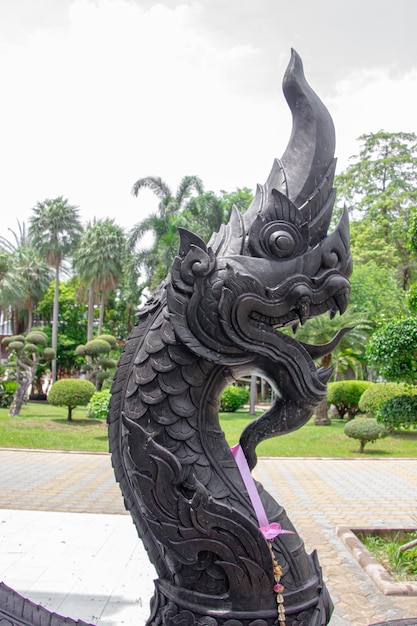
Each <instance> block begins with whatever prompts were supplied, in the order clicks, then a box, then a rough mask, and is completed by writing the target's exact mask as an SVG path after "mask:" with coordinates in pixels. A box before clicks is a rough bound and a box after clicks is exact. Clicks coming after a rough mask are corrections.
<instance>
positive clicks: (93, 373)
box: [75, 335, 117, 391]
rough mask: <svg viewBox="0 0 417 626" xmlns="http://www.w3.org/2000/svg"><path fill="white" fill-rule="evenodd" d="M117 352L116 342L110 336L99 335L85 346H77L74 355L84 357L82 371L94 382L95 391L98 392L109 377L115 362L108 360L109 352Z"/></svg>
mask: <svg viewBox="0 0 417 626" xmlns="http://www.w3.org/2000/svg"><path fill="white" fill-rule="evenodd" d="M112 350H117V341H116V339H115V337H113V336H112V335H99V336H98V337H97V338H96V339H92V340H91V341H87V343H86V344H85V345H80V346H77V348H76V350H75V354H76V355H77V356H80V357H85V358H86V362H85V364H84V366H83V371H84V372H87V375H88V377H89V378H91V380H92V381H93V382H94V384H95V386H96V389H97V390H98V391H100V389H101V387H102V385H103V382H104V381H105V380H108V379H109V378H110V376H111V373H112V372H111V370H113V369H114V368H115V367H116V365H117V362H116V361H115V360H114V359H111V358H110V352H111V351H112Z"/></svg>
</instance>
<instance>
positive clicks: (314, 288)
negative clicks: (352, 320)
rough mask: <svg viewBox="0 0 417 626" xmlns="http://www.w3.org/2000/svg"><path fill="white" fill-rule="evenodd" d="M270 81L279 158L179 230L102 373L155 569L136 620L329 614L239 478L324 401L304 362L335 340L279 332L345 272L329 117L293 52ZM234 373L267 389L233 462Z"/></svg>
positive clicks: (318, 380) (294, 548)
mask: <svg viewBox="0 0 417 626" xmlns="http://www.w3.org/2000/svg"><path fill="white" fill-rule="evenodd" d="M283 89H284V94H285V97H286V99H287V101H288V104H289V106H290V108H291V111H292V114H293V130H292V135H291V138H290V141H289V145H288V147H287V149H286V151H285V154H284V155H283V157H282V159H281V161H278V160H277V161H275V163H274V165H273V167H272V171H271V173H270V175H269V177H268V180H267V182H266V184H265V185H264V186H259V187H258V189H257V192H256V195H255V198H254V200H253V202H252V204H251V206H250V207H249V209H248V211H247V212H246V213H245V214H244V215H241V214H240V213H239V211H237V210H236V209H234V210H233V213H232V216H231V219H230V221H229V223H228V224H227V225H225V226H222V227H221V229H220V230H219V232H218V233H215V234H214V235H213V236H212V238H211V240H210V242H209V243H208V244H207V245H206V244H205V243H204V241H202V240H201V239H200V238H199V237H198V236H197V235H195V234H193V233H191V232H188V231H186V230H181V232H180V249H179V253H178V256H177V257H176V259H175V260H174V262H173V265H172V269H171V272H170V274H169V275H168V276H167V278H166V280H165V281H164V282H163V283H162V284H161V285H160V287H159V288H158V290H157V291H156V293H155V294H154V295H153V297H152V298H151V299H150V300H149V301H148V302H147V303H146V305H145V306H144V307H143V308H142V309H141V310H140V311H139V313H138V322H137V325H136V326H135V328H134V330H133V332H132V334H131V336H130V338H129V340H128V341H127V343H126V346H125V348H124V351H123V354H122V356H121V359H120V362H119V365H118V369H117V374H116V378H115V382H114V384H113V388H112V400H111V404H110V411H109V417H108V423H109V437H110V448H111V453H112V462H113V466H114V469H115V474H116V479H117V481H118V482H119V483H120V487H121V490H122V493H123V496H124V500H125V505H126V508H127V509H128V510H129V511H130V513H131V515H132V517H133V520H134V522H135V525H136V527H137V531H138V534H139V535H140V537H141V538H142V540H143V543H144V545H145V547H146V549H147V551H148V554H149V558H150V559H151V561H152V562H153V564H154V565H155V568H156V570H157V574H158V579H157V580H156V582H155V587H156V588H155V593H154V597H153V599H152V602H151V615H150V617H149V620H148V622H147V624H148V626H171V625H172V626H173V625H178V626H180V625H181V626H194V625H195V626H203V625H206V626H221V625H222V626H272V625H274V624H287V626H291V625H295V624H303V625H309V626H313V625H322V624H327V623H328V621H329V619H330V614H331V610H332V603H331V600H330V598H329V596H328V593H327V591H326V588H325V586H324V584H323V581H322V576H321V570H320V567H319V565H318V562H317V558H316V555H315V553H313V554H312V555H308V554H307V553H306V551H305V549H304V545H303V542H302V540H301V539H300V537H299V536H298V535H297V533H296V532H295V530H294V528H293V526H292V524H291V522H290V521H289V519H288V517H287V516H286V513H285V511H284V510H283V508H282V507H281V506H280V505H279V504H277V503H276V502H275V501H274V499H273V498H272V497H271V496H270V495H269V494H268V493H267V492H266V491H265V490H264V489H263V488H262V486H261V485H259V484H258V485H257V490H256V489H255V491H256V496H257V497H258V498H259V496H260V507H261V509H262V510H263V513H264V515H265V516H267V518H268V523H269V524H270V529H271V528H272V529H275V532H273V531H272V532H271V533H270V534H269V535H268V529H267V532H265V528H263V529H262V528H260V525H259V521H258V518H259V515H258V512H257V510H256V509H257V506H259V505H256V503H255V504H254V503H253V497H252V499H251V496H250V491H251V486H250V484H249V483H250V480H251V479H250V478H248V476H247V473H248V471H249V468H250V469H252V468H253V467H254V466H255V465H256V460H257V458H256V452H255V448H256V446H257V444H258V443H259V442H261V441H263V440H264V439H266V438H269V437H273V436H276V435H283V434H285V433H288V432H291V431H293V430H295V429H298V428H300V426H302V425H303V424H305V422H306V421H307V420H308V419H309V418H310V416H311V415H312V413H313V410H314V408H315V406H316V405H317V404H318V403H319V402H320V401H321V400H322V399H323V398H324V397H325V394H326V383H327V381H328V379H329V377H330V375H331V370H328V369H322V368H321V369H317V368H316V366H315V365H314V360H315V359H317V358H319V357H322V356H324V355H327V354H329V353H330V352H331V351H332V350H333V349H334V347H335V346H336V345H337V343H338V341H339V340H340V337H341V334H340V333H339V334H338V335H337V336H336V337H335V338H334V339H333V340H332V341H331V342H329V343H328V344H325V345H315V346H312V345H307V344H305V343H301V342H299V341H297V340H296V338H294V337H292V336H290V335H288V334H284V333H280V332H279V328H282V327H284V326H288V325H292V326H294V325H296V324H298V323H301V324H303V323H304V322H305V321H306V320H307V319H308V318H310V317H313V316H315V315H319V314H322V313H325V312H326V311H329V312H330V315H331V316H333V315H335V314H336V312H337V311H339V312H340V313H343V312H344V310H345V308H346V305H347V299H348V293H349V282H348V276H349V275H350V272H351V256H350V252H349V227H348V218H347V214H346V213H345V214H344V215H343V216H342V218H341V220H340V222H339V224H338V226H337V228H336V229H335V231H334V232H332V233H331V234H329V235H328V234H327V231H328V228H329V224H330V219H331V216H332V210H333V204H334V198H335V190H334V188H333V177H334V170H335V159H334V128H333V123H332V120H331V117H330V115H329V113H328V111H327V109H326V108H325V106H324V105H323V104H322V102H321V101H320V99H319V98H318V97H317V95H316V94H315V93H314V91H313V90H312V89H311V88H310V86H309V85H308V84H307V83H306V81H305V78H304V74H303V68H302V63H301V59H300V58H299V56H298V55H297V54H296V53H295V52H292V57H291V61H290V64H289V67H288V69H287V72H286V74H285V77H284V86H283ZM248 373H251V374H253V373H256V374H258V375H261V376H262V377H264V378H265V379H267V380H268V381H269V383H270V384H271V385H272V387H273V388H274V390H275V392H276V398H277V399H276V400H275V403H274V405H273V406H272V407H271V408H270V410H268V411H267V412H266V413H265V414H264V415H262V416H261V417H259V418H258V419H256V420H254V421H253V422H252V423H250V424H249V426H248V427H247V428H246V429H245V430H244V431H243V433H242V436H241V439H240V450H241V451H243V453H244V454H243V455H242V456H243V460H242V457H241V460H240V462H239V463H237V462H236V460H235V455H234V454H232V452H231V450H230V448H229V445H228V444H227V442H226V440H225V437H224V434H223V432H222V430H221V428H220V426H219V419H218V408H219V398H220V395H221V393H222V390H223V389H224V387H225V386H226V385H227V384H229V383H230V382H232V381H234V380H236V379H237V378H238V377H240V376H242V375H244V374H248ZM235 452H236V451H235ZM246 461H247V464H248V466H249V468H247V472H246V479H245V477H244V475H243V474H244V468H242V465H244V464H245V462H246ZM249 476H250V475H249ZM248 481H249V482H248ZM252 491H253V490H252ZM258 493H259V495H258ZM281 529H284V530H285V531H291V532H286V533H285V534H284V532H279V531H280V530H281ZM274 535H275V537H274V539H273V540H272V537H273V536H274Z"/></svg>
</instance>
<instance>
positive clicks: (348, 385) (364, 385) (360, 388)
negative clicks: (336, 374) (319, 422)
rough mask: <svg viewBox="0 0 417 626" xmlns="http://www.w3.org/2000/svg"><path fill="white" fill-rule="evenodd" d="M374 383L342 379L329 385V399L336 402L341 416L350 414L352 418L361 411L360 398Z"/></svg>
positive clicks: (331, 402)
mask: <svg viewBox="0 0 417 626" xmlns="http://www.w3.org/2000/svg"><path fill="white" fill-rule="evenodd" d="M370 385H372V383H371V382H369V381H368V380H341V381H339V382H334V383H329V384H328V385H327V401H328V403H329V404H334V406H335V407H336V409H337V411H338V413H339V417H340V418H343V416H344V415H345V413H347V414H348V420H351V419H353V418H354V417H355V415H357V414H358V413H359V400H360V399H361V396H362V394H363V392H364V391H366V389H368V387H369V386H370Z"/></svg>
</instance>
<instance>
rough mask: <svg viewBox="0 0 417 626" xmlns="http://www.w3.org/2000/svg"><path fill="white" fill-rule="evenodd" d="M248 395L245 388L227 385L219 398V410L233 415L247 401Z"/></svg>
mask: <svg viewBox="0 0 417 626" xmlns="http://www.w3.org/2000/svg"><path fill="white" fill-rule="evenodd" d="M249 397H250V393H249V391H248V390H247V389H246V388H245V387H237V386H236V385H228V386H227V387H226V388H225V389H224V391H223V393H222V396H221V398H220V410H221V411H224V412H227V413H233V412H234V411H237V409H239V408H240V407H241V406H242V404H245V402H247V401H248V400H249Z"/></svg>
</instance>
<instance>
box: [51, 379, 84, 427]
mask: <svg viewBox="0 0 417 626" xmlns="http://www.w3.org/2000/svg"><path fill="white" fill-rule="evenodd" d="M95 390H96V388H95V387H94V385H93V383H91V382H90V381H89V380H81V379H78V378H62V379H61V380H57V381H56V382H55V383H53V385H52V387H51V389H50V390H49V394H48V402H50V403H51V404H53V405H54V406H66V407H67V408H68V414H67V419H68V420H69V421H71V420H72V412H73V410H74V409H75V407H77V406H87V404H88V403H89V402H90V399H91V397H92V395H93V394H94V392H95Z"/></svg>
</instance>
